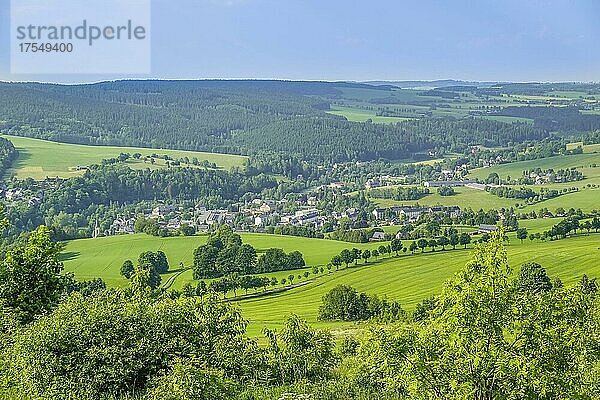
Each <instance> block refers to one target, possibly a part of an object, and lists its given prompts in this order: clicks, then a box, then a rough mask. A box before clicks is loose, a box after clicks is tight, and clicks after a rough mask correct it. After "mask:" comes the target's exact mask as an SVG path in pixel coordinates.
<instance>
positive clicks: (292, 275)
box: [288, 274, 295, 285]
mask: <svg viewBox="0 0 600 400" xmlns="http://www.w3.org/2000/svg"><path fill="white" fill-rule="evenodd" d="M294 278H295V276H294V274H289V275H288V281H290V285H293V284H294Z"/></svg>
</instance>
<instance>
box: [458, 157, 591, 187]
mask: <svg viewBox="0 0 600 400" xmlns="http://www.w3.org/2000/svg"><path fill="white" fill-rule="evenodd" d="M592 164H596V165H598V166H600V153H590V154H574V155H567V156H556V157H548V158H542V159H539V160H528V161H519V162H514V163H510V164H501V165H495V166H493V167H489V168H479V169H476V170H473V171H472V172H471V173H470V174H469V177H471V178H480V179H485V178H487V177H488V175H489V174H491V173H492V172H496V173H497V174H498V175H499V176H500V177H501V178H506V176H507V175H510V176H512V177H519V176H521V174H522V172H523V171H524V170H528V169H534V168H541V169H549V168H553V169H555V170H557V169H561V168H562V169H564V168H571V167H576V168H578V169H585V171H584V175H586V177H588V178H598V177H600V168H590V165H592ZM586 172H587V173H586ZM581 183H582V182H575V183H573V182H572V183H571V184H581ZM586 183H587V182H586Z"/></svg>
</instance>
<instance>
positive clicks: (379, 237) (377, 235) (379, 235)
mask: <svg viewBox="0 0 600 400" xmlns="http://www.w3.org/2000/svg"><path fill="white" fill-rule="evenodd" d="M384 240H385V233H384V232H373V236H371V239H369V241H370V242H381V241H384Z"/></svg>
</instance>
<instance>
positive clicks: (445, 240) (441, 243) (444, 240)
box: [438, 236, 450, 250]
mask: <svg viewBox="0 0 600 400" xmlns="http://www.w3.org/2000/svg"><path fill="white" fill-rule="evenodd" d="M449 243H450V240H448V238H447V237H446V236H442V237H440V238H439V239H438V245H439V246H442V250H446V246H447V245H448V244H449Z"/></svg>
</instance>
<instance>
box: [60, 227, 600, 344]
mask: <svg viewBox="0 0 600 400" xmlns="http://www.w3.org/2000/svg"><path fill="white" fill-rule="evenodd" d="M558 221H559V219H543V220H531V221H521V226H525V227H527V228H528V229H529V230H530V232H536V231H542V230H544V229H547V228H548V227H550V226H551V225H553V224H554V223H556V222H558ZM242 236H243V239H244V241H245V242H248V243H251V244H253V245H254V246H256V247H257V248H258V249H259V250H264V249H266V248H268V247H272V246H277V247H281V248H284V249H285V250H286V251H291V250H300V251H302V252H303V253H304V255H305V259H306V261H307V264H308V265H315V264H324V263H326V262H327V261H329V259H330V258H331V256H332V255H333V254H336V253H338V252H339V251H340V250H341V249H343V248H350V247H359V248H371V249H372V248H375V247H377V246H378V244H377V243H370V244H363V245H358V244H353V243H344V242H336V241H332V240H323V239H307V238H299V237H288V236H273V235H261V234H243V235H242ZM514 236H515V235H514V233H510V234H509V237H510V239H511V241H510V245H509V247H508V252H509V259H510V262H511V265H512V266H513V268H517V267H518V266H519V265H520V264H521V263H523V262H525V261H536V262H539V263H541V264H542V265H544V266H545V267H546V268H547V269H548V273H549V274H550V275H551V276H553V277H554V276H558V277H560V278H561V279H562V280H563V282H565V283H567V284H572V283H573V282H576V281H577V280H578V279H579V278H580V277H581V275H583V274H584V273H585V274H588V275H590V276H600V234H591V235H589V236H587V235H580V236H577V237H574V238H569V239H564V240H559V241H553V242H539V241H535V242H533V243H532V242H530V241H529V240H526V241H525V242H524V243H523V244H521V243H520V242H519V241H518V240H516V238H515V237H514ZM205 239H206V237H203V236H196V237H176V238H157V237H151V236H146V235H129V236H114V237H107V238H98V239H83V240H75V241H71V242H68V243H67V247H66V249H65V253H64V256H65V268H66V270H67V271H72V272H74V273H75V276H76V277H77V278H79V279H90V278H93V277H97V276H100V277H102V278H103V279H105V281H107V283H108V284H109V285H113V286H124V285H126V284H127V282H126V281H125V279H123V278H121V277H120V276H119V268H120V265H121V263H122V262H123V260H125V259H127V258H131V259H135V258H136V257H137V255H138V254H139V253H140V252H141V251H145V250H154V251H155V250H158V249H161V250H163V251H165V253H166V254H167V257H168V258H169V262H170V264H171V265H172V268H175V269H177V265H178V263H179V262H180V261H181V262H184V263H185V264H186V265H189V264H190V263H191V259H192V252H193V249H194V248H195V247H197V246H198V245H200V244H202V243H204V241H205ZM407 243H408V242H407ZM470 251H471V250H470V249H468V250H462V249H457V250H453V251H449V250H448V251H441V250H439V249H438V251H436V252H430V251H427V252H425V253H423V254H420V253H417V254H415V255H410V253H408V254H403V255H401V256H400V257H398V258H394V257H392V258H389V259H383V260H382V259H380V260H379V261H378V262H370V263H369V264H368V265H367V266H364V264H363V263H362V262H361V263H360V264H359V266H357V267H351V268H348V269H343V270H340V271H338V272H334V273H331V274H327V273H325V274H323V275H319V276H317V277H316V279H315V280H314V281H313V282H311V283H309V284H307V285H305V286H302V287H299V288H295V289H291V290H289V291H286V292H283V293H279V294H275V295H270V296H265V297H259V298H255V299H250V300H244V301H240V302H239V303H238V304H239V305H240V307H241V308H242V310H243V314H244V316H245V317H246V318H248V319H249V320H250V322H251V323H250V327H249V334H250V335H252V336H256V335H259V334H260V331H261V329H262V328H263V327H265V326H268V327H278V326H280V324H281V322H282V321H283V319H284V318H285V317H286V316H287V315H288V314H289V313H296V314H298V315H300V316H302V317H303V318H306V319H307V320H308V321H309V322H311V323H313V324H315V325H316V326H319V327H322V328H334V329H336V330H337V329H354V328H355V325H354V324H348V323H345V324H341V323H322V322H319V321H317V319H316V317H317V311H318V306H319V304H320V301H321V297H322V296H323V295H324V294H325V293H326V292H327V291H328V290H330V289H331V288H333V287H334V286H335V285H338V284H340V283H344V284H349V285H352V286H354V287H356V288H357V289H358V290H361V291H367V292H369V293H375V294H379V295H385V296H388V297H390V298H394V299H398V300H400V301H401V302H402V304H403V305H404V307H405V308H406V309H408V310H411V309H412V308H413V307H414V306H415V304H416V303H417V302H419V301H420V300H422V299H423V298H426V297H428V296H430V295H432V294H434V293H437V292H438V291H439V290H440V289H441V288H442V285H443V283H444V281H445V280H447V279H448V278H449V277H451V276H452V274H454V273H455V272H456V271H458V270H459V269H460V268H462V266H463V265H464V264H465V262H466V261H467V260H468V259H469V257H470ZM302 272H303V271H301V270H299V271H294V272H293V273H294V274H296V275H297V274H299V273H302ZM289 273H290V272H289V271H285V272H280V273H274V274H268V275H270V276H277V277H278V279H281V278H283V277H287V275H288V274H289ZM191 278H192V277H191V271H189V270H188V271H186V272H185V273H184V274H182V275H181V276H179V277H177V280H176V284H175V285H174V286H173V287H174V288H180V287H181V286H182V285H183V284H184V283H185V282H188V281H191ZM163 279H165V280H166V279H168V276H165V277H163ZM238 294H239V292H238Z"/></svg>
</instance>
